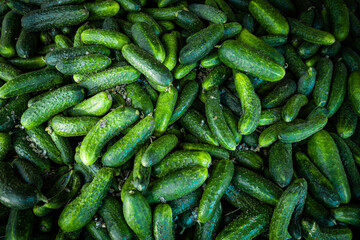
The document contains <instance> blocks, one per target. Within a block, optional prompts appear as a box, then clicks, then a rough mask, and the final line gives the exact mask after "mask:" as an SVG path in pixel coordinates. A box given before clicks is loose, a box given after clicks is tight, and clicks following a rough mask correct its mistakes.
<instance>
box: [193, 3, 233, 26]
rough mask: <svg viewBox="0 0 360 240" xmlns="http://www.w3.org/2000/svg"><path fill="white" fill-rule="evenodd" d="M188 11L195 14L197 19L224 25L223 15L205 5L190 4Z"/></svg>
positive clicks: (225, 18) (221, 12)
mask: <svg viewBox="0 0 360 240" xmlns="http://www.w3.org/2000/svg"><path fill="white" fill-rule="evenodd" d="M188 8H189V10H190V11H191V12H193V13H195V14H196V15H197V16H198V17H199V18H202V19H204V20H206V21H209V22H212V23H226V21H227V17H226V15H225V13H224V12H223V11H221V10H219V9H217V8H214V7H212V6H209V5H205V4H195V3H193V4H190V5H189V6H188Z"/></svg>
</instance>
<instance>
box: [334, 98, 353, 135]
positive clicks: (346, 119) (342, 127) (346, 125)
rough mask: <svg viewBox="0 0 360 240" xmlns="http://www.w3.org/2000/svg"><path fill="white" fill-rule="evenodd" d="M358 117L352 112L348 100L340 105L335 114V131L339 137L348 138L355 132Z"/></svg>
mask: <svg viewBox="0 0 360 240" xmlns="http://www.w3.org/2000/svg"><path fill="white" fill-rule="evenodd" d="M357 122H358V115H357V114H356V113H355V112H354V111H353V109H352V107H351V104H350V102H349V101H348V100H345V102H344V103H343V104H342V105H341V108H340V111H339V112H338V114H337V121H336V130H337V133H338V134H339V136H340V137H342V138H344V139H345V138H349V137H351V136H352V135H353V134H354V133H355V130H356V125H357Z"/></svg>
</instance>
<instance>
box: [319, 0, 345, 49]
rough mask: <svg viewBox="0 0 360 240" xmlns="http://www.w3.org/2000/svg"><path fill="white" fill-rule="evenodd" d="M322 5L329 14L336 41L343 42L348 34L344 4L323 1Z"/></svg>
mask: <svg viewBox="0 0 360 240" xmlns="http://www.w3.org/2000/svg"><path fill="white" fill-rule="evenodd" d="M324 3H325V7H326V9H327V10H328V12H329V17H330V19H331V23H332V25H333V26H332V28H333V29H332V30H333V33H334V36H335V38H336V40H338V41H340V42H341V41H344V40H345V39H346V38H347V36H348V35H349V32H350V21H349V11H348V8H347V7H346V4H345V2H344V1H341V0H325V1H324Z"/></svg>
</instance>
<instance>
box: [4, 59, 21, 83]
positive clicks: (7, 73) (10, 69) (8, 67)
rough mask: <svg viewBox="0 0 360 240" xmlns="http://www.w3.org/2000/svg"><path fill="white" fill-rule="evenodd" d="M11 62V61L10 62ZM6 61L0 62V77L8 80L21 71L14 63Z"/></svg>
mask: <svg viewBox="0 0 360 240" xmlns="http://www.w3.org/2000/svg"><path fill="white" fill-rule="evenodd" d="M10 63H11V62H10ZM13 65H14V64H8V63H3V62H1V63H0V68H1V71H0V79H2V80H4V81H5V82H8V81H10V80H12V79H14V78H15V77H17V76H19V75H20V74H21V71H20V70H19V69H17V68H16V65H14V66H15V67H14V66H13Z"/></svg>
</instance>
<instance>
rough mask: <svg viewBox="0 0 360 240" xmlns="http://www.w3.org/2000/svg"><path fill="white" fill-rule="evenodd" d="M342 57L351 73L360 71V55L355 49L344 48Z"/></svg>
mask: <svg viewBox="0 0 360 240" xmlns="http://www.w3.org/2000/svg"><path fill="white" fill-rule="evenodd" d="M341 57H342V59H343V61H344V63H345V65H346V66H347V67H348V69H349V72H353V71H357V70H360V55H359V54H358V53H357V52H355V51H354V50H353V49H351V48H349V47H344V48H343V49H342V51H341Z"/></svg>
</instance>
